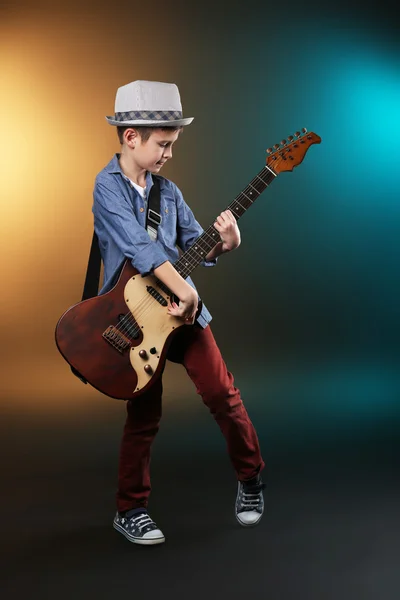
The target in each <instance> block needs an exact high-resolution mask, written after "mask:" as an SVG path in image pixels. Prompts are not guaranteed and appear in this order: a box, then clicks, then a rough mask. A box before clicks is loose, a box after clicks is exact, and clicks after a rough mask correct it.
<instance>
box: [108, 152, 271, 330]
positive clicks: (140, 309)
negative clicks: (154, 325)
mask: <svg viewBox="0 0 400 600" xmlns="http://www.w3.org/2000/svg"><path fill="white" fill-rule="evenodd" d="M281 160H282V159H281V158H279V159H278V161H277V162H276V163H274V164H275V165H276V164H278V163H279V162H281ZM264 168H267V169H268V167H267V166H266V167H264ZM268 170H269V169H268ZM269 171H270V170H269ZM270 172H271V171H270ZM260 173H262V172H260ZM273 177H275V175H273ZM256 178H258V179H260V181H262V187H263V189H261V191H260V190H258V189H257V188H256V187H255V186H253V185H252V184H248V185H247V186H246V187H245V188H244V190H243V192H241V193H240V194H239V195H238V196H237V197H236V198H235V200H234V201H233V202H232V203H231V204H230V205H229V206H228V209H229V208H230V207H233V205H234V204H236V203H237V204H239V205H240V206H241V208H245V207H244V206H242V205H241V204H240V202H239V201H238V199H239V198H241V197H242V196H245V197H246V198H247V201H248V202H250V204H248V206H247V207H246V208H245V210H247V209H248V208H250V206H251V205H252V204H253V202H254V201H255V200H256V199H257V197H258V196H257V197H256V198H255V200H251V199H250V198H248V197H247V196H246V192H248V193H249V194H250V193H252V192H251V189H250V188H252V187H253V189H256V191H257V192H258V195H260V194H261V193H262V192H263V191H265V189H266V187H268V186H269V185H270V183H272V181H273V179H270V181H269V182H268V183H267V182H266V181H265V180H264V179H262V178H261V177H259V176H258V175H256V177H255V178H254V179H256ZM254 179H253V180H252V182H253V181H254ZM255 183H256V185H257V184H258V185H260V184H259V183H258V182H255ZM264 186H266V187H264ZM246 204H247V203H246ZM243 214H244V213H243ZM208 229H214V227H213V225H211V226H210V227H209V228H208ZM204 234H207V235H209V234H208V230H206V231H204V232H203V234H202V235H201V236H200V237H202V236H203V235H204ZM213 242H214V240H213ZM198 245H200V244H198ZM214 246H215V244H213V247H214ZM195 247H196V243H195V244H194V245H193V246H192V247H191V248H189V250H188V251H187V253H185V257H186V258H188V259H189V263H190V267H192V268H191V269H189V270H188V272H187V273H186V269H184V270H182V273H181V274H182V277H184V278H186V277H187V276H188V275H189V273H190V272H191V270H192V269H193V267H195V266H197V265H196V262H197V260H198V258H197V256H196V254H197V253H195V256H193V257H192V256H190V254H191V252H193V251H194V248H195ZM200 247H201V245H200ZM210 250H211V249H210ZM192 259H193V261H194V262H193V263H192ZM154 300H156V299H155V298H154V297H153V296H151V295H150V294H149V296H148V297H147V298H146V299H145V300H144V301H142V302H141V303H139V304H138V305H137V311H136V309H133V310H134V311H135V315H136V318H135V317H134V316H133V314H132V312H131V311H130V312H129V313H127V315H125V317H124V318H123V319H121V321H120V322H119V324H118V326H116V327H115V329H116V330H117V331H118V332H120V333H123V334H124V333H125V334H128V335H129V334H132V333H133V335H136V334H137V333H138V332H139V331H140V329H141V327H140V326H139V324H138V323H137V321H138V320H139V319H143V317H144V315H145V314H146V313H147V312H148V311H149V310H150V309H151V308H152V307H153V306H154ZM121 324H122V329H120V326H121ZM132 326H133V331H131V330H132Z"/></svg>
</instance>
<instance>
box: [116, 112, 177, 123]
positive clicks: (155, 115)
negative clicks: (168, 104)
mask: <svg viewBox="0 0 400 600" xmlns="http://www.w3.org/2000/svg"><path fill="white" fill-rule="evenodd" d="M177 119H182V112H181V111H179V110H158V111H154V110H141V111H134V110H130V111H129V112H116V113H115V120H116V121H121V122H124V121H152V120H154V121H176V120H177Z"/></svg>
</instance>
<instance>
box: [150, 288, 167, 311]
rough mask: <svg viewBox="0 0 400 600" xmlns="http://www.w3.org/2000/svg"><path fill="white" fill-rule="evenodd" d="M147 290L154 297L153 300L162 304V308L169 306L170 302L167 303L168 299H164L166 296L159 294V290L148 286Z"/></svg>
mask: <svg viewBox="0 0 400 600" xmlns="http://www.w3.org/2000/svg"><path fill="white" fill-rule="evenodd" d="M146 289H147V291H148V293H149V294H150V295H151V296H153V298H154V299H155V300H157V302H159V303H160V304H161V306H168V302H167V301H166V299H165V298H164V296H162V295H161V294H160V292H157V290H156V289H155V288H153V286H151V285H147V286H146Z"/></svg>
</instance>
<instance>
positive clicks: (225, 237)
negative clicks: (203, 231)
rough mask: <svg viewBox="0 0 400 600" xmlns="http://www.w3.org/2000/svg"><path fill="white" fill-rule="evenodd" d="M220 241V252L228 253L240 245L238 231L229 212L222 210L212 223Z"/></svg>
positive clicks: (234, 220)
mask: <svg viewBox="0 0 400 600" xmlns="http://www.w3.org/2000/svg"><path fill="white" fill-rule="evenodd" d="M214 227H215V229H216V230H217V231H218V233H219V235H220V237H221V241H222V252H230V251H231V250H235V248H237V247H238V246H239V245H240V231H239V227H238V226H237V222H236V219H235V217H234V215H233V213H232V211H230V210H224V211H223V212H222V213H221V214H220V215H219V217H217V220H216V221H215V223H214Z"/></svg>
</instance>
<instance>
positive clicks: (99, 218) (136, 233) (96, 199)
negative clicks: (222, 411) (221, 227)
mask: <svg viewBox="0 0 400 600" xmlns="http://www.w3.org/2000/svg"><path fill="white" fill-rule="evenodd" d="M119 157H120V155H119V154H115V155H114V158H113V159H112V160H111V161H110V162H109V164H108V165H107V166H106V167H105V168H104V169H103V170H102V171H100V173H99V174H98V175H97V177H96V180H95V185H94V190H93V209H92V210H93V214H94V228H95V231H96V233H97V236H98V238H99V246H100V252H101V256H102V259H103V264H104V282H103V286H102V288H101V290H100V292H99V294H104V293H105V292H108V291H109V290H110V289H111V288H112V287H113V286H114V285H115V283H116V281H117V279H118V275H119V272H120V270H121V267H122V265H123V263H124V262H125V260H126V258H128V259H130V260H131V263H132V265H133V267H134V268H135V269H137V270H138V271H139V273H140V274H142V275H146V274H148V273H151V272H152V271H153V270H154V269H155V268H157V267H158V266H160V265H161V264H162V263H164V262H165V261H167V260H169V261H170V262H171V263H175V262H176V261H177V260H178V258H179V251H178V248H177V246H178V247H179V248H180V249H181V250H183V251H186V250H188V249H189V248H190V247H191V246H192V245H193V243H194V242H195V240H196V239H197V238H198V237H199V236H200V235H201V234H202V233H203V231H204V230H203V228H202V227H201V225H200V224H199V223H198V222H197V221H196V219H195V217H194V214H193V212H192V211H191V209H190V208H189V206H188V205H187V204H186V202H185V201H184V199H183V196H182V193H181V191H180V190H179V188H178V187H177V186H176V185H175V184H174V183H173V182H172V181H170V180H169V179H165V177H160V193H161V205H160V212H161V217H162V221H161V224H160V225H159V227H158V231H157V236H158V237H157V240H156V241H155V242H154V241H152V240H151V239H150V236H149V234H148V233H147V231H146V211H147V198H148V195H149V192H150V188H151V186H152V185H153V179H152V177H151V174H150V173H147V174H146V198H141V196H140V194H139V193H138V192H137V190H136V189H135V188H134V186H133V185H132V183H131V182H130V181H129V179H128V178H127V177H126V176H125V175H124V173H123V172H122V171H121V167H120V165H119ZM216 262H217V259H214V260H212V261H203V263H202V265H203V266H206V267H208V266H214V265H215V264H216ZM186 281H187V282H188V283H189V284H190V285H191V286H192V287H193V288H194V289H196V287H195V285H194V283H193V281H192V279H191V278H190V277H188V278H187V279H186ZM211 318H212V317H211V314H210V313H209V312H208V310H207V308H206V306H205V305H204V304H203V307H202V311H201V313H200V315H199V317H198V319H197V321H198V323H199V325H201V326H202V327H206V326H207V324H208V323H209V322H210V321H211Z"/></svg>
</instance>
